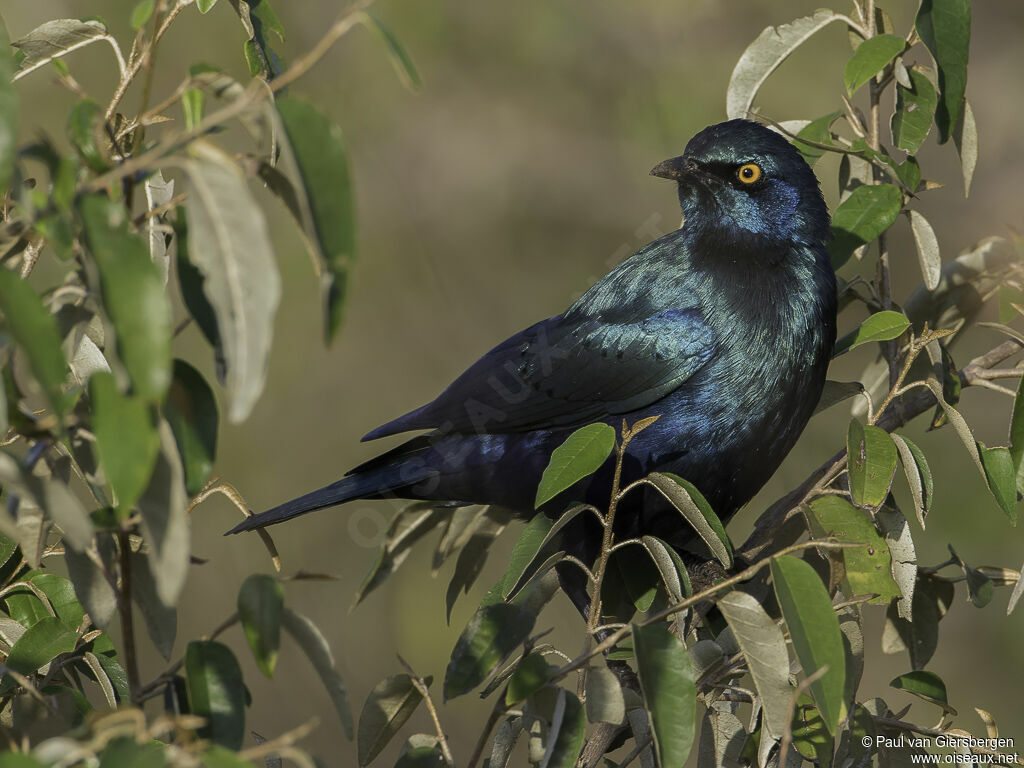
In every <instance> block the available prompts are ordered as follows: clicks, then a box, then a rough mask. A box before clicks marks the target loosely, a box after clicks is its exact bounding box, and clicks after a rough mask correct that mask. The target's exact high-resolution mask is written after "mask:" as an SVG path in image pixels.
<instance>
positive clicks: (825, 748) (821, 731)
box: [791, 45, 864, 765]
mask: <svg viewBox="0 0 1024 768" xmlns="http://www.w3.org/2000/svg"><path fill="white" fill-rule="evenodd" d="M861 47H862V48H863V47H864V46H863V45H862V46H861ZM858 50H859V49H858ZM791 727H792V731H791V733H792V736H793V742H792V744H793V748H794V749H795V750H796V751H797V752H799V753H800V755H801V756H802V757H803V758H805V759H806V760H810V761H812V762H813V763H816V764H818V765H827V764H828V763H829V762H830V757H831V754H832V744H833V740H832V734H831V733H830V732H829V730H828V728H827V727H826V726H825V722H824V721H823V720H822V718H821V713H820V712H819V711H818V710H817V709H816V708H815V707H814V705H813V704H812V702H811V698H810V697H809V696H806V695H804V694H801V695H800V696H799V698H798V699H797V706H796V708H795V709H794V710H793V720H792V723H791Z"/></svg>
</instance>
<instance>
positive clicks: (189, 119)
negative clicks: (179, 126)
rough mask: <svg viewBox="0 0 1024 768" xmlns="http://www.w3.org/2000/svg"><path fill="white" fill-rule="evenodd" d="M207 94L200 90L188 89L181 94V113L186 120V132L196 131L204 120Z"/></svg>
mask: <svg viewBox="0 0 1024 768" xmlns="http://www.w3.org/2000/svg"><path fill="white" fill-rule="evenodd" d="M205 105H206V93H204V92H203V91H202V90H200V89H199V88H186V89H185V92H184V93H182V94H181V111H182V114H183V116H184V118H185V130H186V131H191V130H194V129H195V127H196V126H197V125H199V123H201V122H202V120H203V108H204V107H205Z"/></svg>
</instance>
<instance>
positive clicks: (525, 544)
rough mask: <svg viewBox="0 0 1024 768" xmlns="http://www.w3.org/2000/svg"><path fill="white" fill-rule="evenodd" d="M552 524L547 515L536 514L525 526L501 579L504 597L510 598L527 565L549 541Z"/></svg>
mask: <svg viewBox="0 0 1024 768" xmlns="http://www.w3.org/2000/svg"><path fill="white" fill-rule="evenodd" d="M551 526H552V522H551V521H550V520H549V519H548V518H547V517H546V516H545V515H534V516H533V518H532V519H531V520H530V521H529V522H528V523H527V524H526V526H525V527H524V528H523V532H522V533H521V534H519V538H518V539H517V540H516V543H515V545H514V546H513V547H512V555H511V556H510V557H509V562H508V569H507V570H506V571H505V577H504V578H503V579H502V581H501V596H502V597H503V598H508V596H509V595H510V594H511V593H512V588H513V587H515V586H516V584H517V583H518V582H519V580H520V578H521V577H522V576H523V574H524V573H525V572H526V568H527V566H529V565H530V563H532V562H533V560H534V558H536V556H537V554H538V553H539V552H540V550H541V546H542V545H543V544H545V543H547V541H548V534H549V533H550V532H551Z"/></svg>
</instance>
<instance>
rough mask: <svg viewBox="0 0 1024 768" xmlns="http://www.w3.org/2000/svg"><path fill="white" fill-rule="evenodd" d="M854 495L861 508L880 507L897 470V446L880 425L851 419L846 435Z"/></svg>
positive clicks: (851, 487) (851, 486)
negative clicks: (875, 425) (863, 423)
mask: <svg viewBox="0 0 1024 768" xmlns="http://www.w3.org/2000/svg"><path fill="white" fill-rule="evenodd" d="M846 453H847V457H848V460H847V469H848V471H849V476H850V495H851V496H852V497H853V503H854V504H856V505H858V506H861V507H865V506H866V507H877V506H878V505H879V504H881V503H882V502H883V501H885V497H886V496H888V495H889V487H890V486H891V485H892V478H893V474H895V472H896V456H897V454H896V445H895V444H894V443H893V441H892V438H891V437H889V433H888V432H886V431H885V430H884V429H881V428H880V427H874V426H871V425H868V426H864V425H862V424H861V423H860V421H858V420H857V419H852V420H851V421H850V428H849V430H848V431H847V435H846Z"/></svg>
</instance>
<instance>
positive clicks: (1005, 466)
mask: <svg viewBox="0 0 1024 768" xmlns="http://www.w3.org/2000/svg"><path fill="white" fill-rule="evenodd" d="M978 452H979V454H980V455H981V464H982V466H983V467H984V468H985V480H986V481H987V482H988V489H989V490H990V491H991V492H992V496H993V497H994V498H995V500H996V501H997V502H998V503H999V508H1000V509H1002V510H1003V512H1004V513H1005V514H1006V516H1007V517H1008V518H1010V524H1011V525H1016V524H1017V470H1016V468H1015V467H1014V465H1013V457H1012V456H1010V451H1009V450H1008V449H1007V448H1003V447H998V448H986V447H985V446H984V445H983V444H981V443H978Z"/></svg>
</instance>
